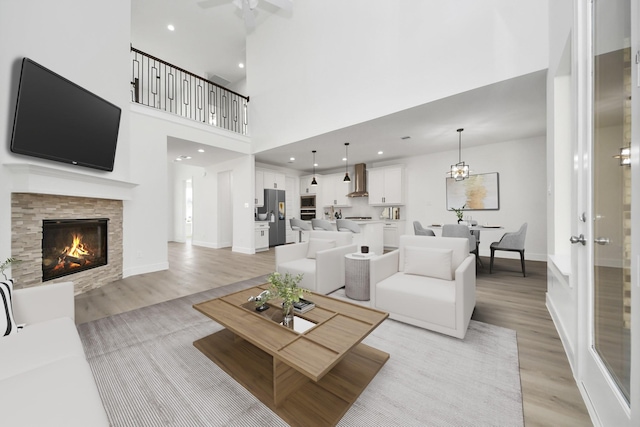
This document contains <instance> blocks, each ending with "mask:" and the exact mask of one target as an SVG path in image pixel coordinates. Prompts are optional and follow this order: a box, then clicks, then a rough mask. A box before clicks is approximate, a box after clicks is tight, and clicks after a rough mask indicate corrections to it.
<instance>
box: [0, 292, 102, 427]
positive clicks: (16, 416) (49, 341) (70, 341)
mask: <svg viewBox="0 0 640 427" xmlns="http://www.w3.org/2000/svg"><path fill="white" fill-rule="evenodd" d="M12 299H13V304H12V306H13V313H14V318H15V321H16V323H17V324H26V326H25V327H24V328H23V329H22V330H19V331H18V332H17V333H14V334H11V335H7V336H4V337H0V360H1V362H0V424H1V425H3V426H12V427H16V426H47V427H50V426H65V427H69V426H78V427H80V426H82V427H86V426H92V427H93V426H108V425H109V421H108V419H107V414H106V412H105V410H104V407H103V406H102V400H101V399H100V395H99V394H98V389H97V387H96V384H95V382H94V379H93V374H92V372H91V368H90V367H89V363H88V362H87V360H86V358H85V354H84V349H83V347H82V343H81V341H80V336H79V335H78V330H77V329H76V325H75V323H74V317H75V308H74V298H73V283H71V282H66V283H55V284H48V285H42V286H38V287H34V288H28V289H19V290H15V291H14V292H13V298H12ZM3 311H4V310H3Z"/></svg>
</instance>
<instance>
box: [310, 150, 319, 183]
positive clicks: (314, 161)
mask: <svg viewBox="0 0 640 427" xmlns="http://www.w3.org/2000/svg"><path fill="white" fill-rule="evenodd" d="M312 153H313V179H312V180H311V186H312V187H315V186H316V185H318V181H316V150H313V151H312Z"/></svg>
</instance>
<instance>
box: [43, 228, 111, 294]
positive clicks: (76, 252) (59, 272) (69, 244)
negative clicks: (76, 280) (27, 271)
mask: <svg viewBox="0 0 640 427" xmlns="http://www.w3.org/2000/svg"><path fill="white" fill-rule="evenodd" d="M108 221H109V220H108V219H106V218H99V219H61V220H44V221H42V281H43V282H46V281H47V280H52V279H56V278H58V277H62V276H66V275H68V274H73V273H77V272H80V271H84V270H88V269H90V268H95V267H100V266H101V265H106V264H107V222H108Z"/></svg>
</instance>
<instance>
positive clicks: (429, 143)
mask: <svg viewBox="0 0 640 427" xmlns="http://www.w3.org/2000/svg"><path fill="white" fill-rule="evenodd" d="M256 12H257V13H256V25H260V23H261V22H263V21H264V20H265V19H284V18H283V17H282V16H280V14H279V13H278V10H277V8H275V6H272V5H270V4H269V3H267V2H265V1H260V2H258V7H257V8H256ZM292 13H294V14H295V8H294V11H293V12H292ZM131 20H132V22H131V26H132V36H131V37H132V44H133V46H134V47H136V48H138V49H140V50H143V51H146V52H148V53H150V54H151V55H154V56H158V57H161V58H163V59H165V60H167V61H168V62H171V63H174V64H176V65H180V66H181V67H183V68H186V69H190V70H205V74H206V75H205V77H208V78H210V79H213V80H214V81H215V80H218V82H222V81H227V82H229V83H230V84H235V83H237V82H239V81H242V80H243V79H244V78H245V72H246V69H243V68H240V67H239V66H238V64H239V63H240V62H242V63H244V62H245V35H246V33H245V28H244V22H243V18H242V14H241V12H240V10H239V9H237V8H236V6H234V5H233V4H232V3H231V0H202V1H199V0H132V16H131ZM169 24H172V25H174V27H175V31H169V30H168V29H167V25H169ZM214 76H215V77H214ZM220 79H222V80H220ZM545 93H546V71H540V72H536V73H532V74H529V75H526V76H521V77H518V78H515V79H511V80H508V81H504V82H500V83H496V84H493V85H490V86H486V87H483V88H478V89H475V90H472V91H469V92H465V93H462V94H458V95H455V96H452V97H449V98H445V99H442V100H438V101H435V102H431V103H429V104H425V105H421V106H417V107H414V108H411V109H408V110H405V111H401V112H398V113H395V114H391V115H389V116H385V117H381V118H377V119H375V120H371V121H368V122H365V123H360V124H357V125H354V126H350V127H348V128H344V129H340V130H336V131H333V132H330V133H327V134H324V135H320V136H316V137H313V138H309V139H307V140H303V141H299V142H296V143H293V144H289V145H286V146H282V147H278V148H275V149H271V150H268V151H264V152H260V153H256V161H257V162H260V163H266V164H270V165H275V166H283V167H287V168H291V169H296V170H300V171H304V172H307V173H310V172H311V170H312V153H311V151H312V150H317V155H316V162H317V163H318V167H317V171H318V172H319V173H322V171H327V170H335V169H339V168H341V167H344V162H343V160H342V158H343V157H344V153H345V147H344V143H345V142H349V143H350V145H349V164H354V163H371V162H379V161H385V160H393V159H397V158H402V157H411V156H416V155H423V154H427V153H434V152H442V151H450V150H457V147H458V134H457V132H456V129H458V128H464V129H465V130H464V132H463V133H462V150H463V153H464V149H465V148H468V147H471V146H479V145H483V144H490V143H495V142H502V141H513V140H520V139H526V138H531V137H536V136H543V135H545V133H546V100H545ZM247 95H249V96H250V95H251V94H247ZM406 136H409V137H410V139H404V140H403V139H402V137H406ZM168 145H169V150H168V151H169V152H168V158H169V159H170V160H173V159H175V158H176V157H177V156H178V155H185V156H192V159H190V160H189V161H188V163H189V164H192V165H196V166H208V165H210V164H213V162H219V161H221V159H224V160H228V159H230V158H233V157H235V156H238V154H237V153H232V152H229V151H226V150H221V149H212V148H210V147H209V148H208V149H207V150H206V152H205V153H197V149H198V148H202V147H200V146H198V145H197V144H192V143H190V141H184V140H177V139H175V138H172V139H171V140H170V141H169V144H168ZM379 151H382V152H383V154H381V155H379V154H378V152H379ZM178 153H181V154H178ZM194 153H195V155H194ZM291 157H294V158H295V159H296V160H295V161H290V158H291ZM463 157H464V156H463ZM454 160H455V159H454ZM185 163H187V162H185Z"/></svg>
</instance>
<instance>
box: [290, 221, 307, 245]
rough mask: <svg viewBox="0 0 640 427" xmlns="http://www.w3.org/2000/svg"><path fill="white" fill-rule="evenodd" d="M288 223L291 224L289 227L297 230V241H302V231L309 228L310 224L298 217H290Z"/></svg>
mask: <svg viewBox="0 0 640 427" xmlns="http://www.w3.org/2000/svg"><path fill="white" fill-rule="evenodd" d="M289 225H291V229H292V230H294V231H297V232H298V243H300V242H302V232H303V231H308V230H311V225H310V224H309V223H308V222H306V221H303V220H301V219H298V218H291V219H290V220H289Z"/></svg>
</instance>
